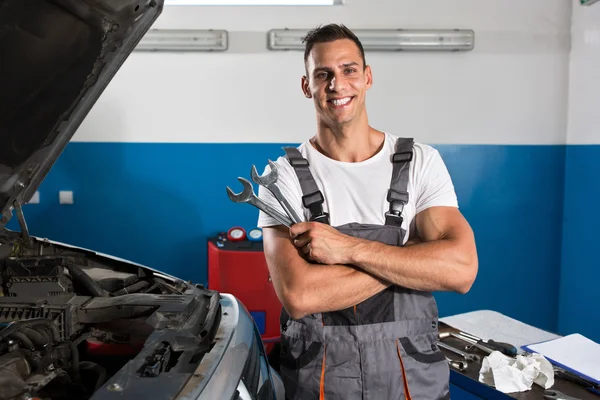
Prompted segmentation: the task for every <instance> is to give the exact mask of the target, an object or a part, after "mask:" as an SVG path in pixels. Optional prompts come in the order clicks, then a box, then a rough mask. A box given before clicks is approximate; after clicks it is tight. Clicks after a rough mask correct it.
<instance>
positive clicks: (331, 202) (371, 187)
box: [258, 132, 458, 242]
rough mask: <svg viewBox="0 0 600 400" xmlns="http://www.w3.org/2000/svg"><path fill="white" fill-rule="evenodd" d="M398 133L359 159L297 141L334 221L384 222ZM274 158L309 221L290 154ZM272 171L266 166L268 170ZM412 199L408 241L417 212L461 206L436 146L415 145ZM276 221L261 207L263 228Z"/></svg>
mask: <svg viewBox="0 0 600 400" xmlns="http://www.w3.org/2000/svg"><path fill="white" fill-rule="evenodd" d="M396 139H397V137H396V136H394V135H392V134H390V133H387V132H386V133H385V143H384V146H383V147H382V149H381V150H380V151H379V152H378V153H377V154H375V155H374V156H373V157H371V158H369V159H368V160H365V161H362V162H356V163H349V162H340V161H336V160H333V159H330V158H328V157H326V156H325V155H323V154H322V153H320V152H319V151H317V150H316V149H315V148H314V147H313V146H312V144H310V142H309V141H306V142H304V143H302V144H301V145H300V146H298V150H299V151H300V153H301V154H302V156H303V157H304V158H306V159H307V160H308V162H309V163H310V170H311V173H312V175H313V177H314V178H315V181H316V182H317V186H318V187H319V189H320V190H321V192H322V193H323V196H324V198H325V202H324V204H323V209H324V211H326V212H329V214H330V215H329V217H330V224H331V225H332V226H340V225H343V224H346V223H350V222H358V223H363V224H380V225H381V224H384V223H385V213H386V212H387V211H388V210H389V203H388V202H387V200H386V196H387V192H388V189H389V188H390V182H391V177H392V163H391V156H392V154H394V146H395V144H396ZM275 163H276V164H277V167H278V172H279V178H278V182H277V183H278V186H279V188H280V190H281V191H282V192H283V195H284V196H285V197H286V198H287V199H288V201H289V202H290V204H291V205H292V207H294V208H295V210H296V212H297V213H298V215H300V216H302V215H303V216H304V218H305V220H308V218H309V215H310V213H309V210H308V209H306V208H305V207H304V206H303V205H302V189H301V187H300V182H299V181H298V177H297V176H296V173H295V171H294V169H293V168H292V166H291V165H290V164H289V162H288V161H287V159H286V158H285V155H282V156H280V157H279V158H278V159H277V160H276V161H275ZM269 171H270V167H269V166H268V165H267V166H266V167H265V171H264V172H263V173H267V172H269ZM408 193H409V203H408V204H407V205H406V206H405V207H404V211H403V217H404V223H403V227H404V228H405V229H406V230H407V232H408V233H409V234H408V235H406V236H405V239H404V240H405V242H406V241H407V240H408V239H409V237H412V236H411V233H414V217H415V215H416V214H418V213H419V212H421V211H423V210H425V209H426V208H429V207H433V206H450V207H458V201H457V197H456V193H455V191H454V185H453V184H452V180H451V178H450V174H449V173H448V170H447V168H446V165H445V164H444V162H443V160H442V158H441V156H440V154H439V152H438V151H437V150H436V149H434V148H433V147H431V146H428V145H425V144H421V143H416V142H415V144H414V155H413V160H412V161H411V163H410V170H409V180H408ZM258 196H259V197H260V198H261V199H262V200H264V201H265V202H267V203H269V204H270V205H272V206H273V207H275V208H276V209H278V210H279V211H281V212H282V213H283V214H285V212H284V211H283V208H282V207H281V206H280V205H279V203H278V202H277V200H276V199H275V198H274V196H273V195H272V194H271V192H269V191H268V190H267V189H265V188H264V187H262V186H260V187H259V190H258ZM278 224H279V222H277V220H275V219H273V218H271V217H270V216H268V215H267V214H265V213H263V212H262V211H261V212H260V213H259V218H258V226H259V227H261V228H264V227H267V226H272V225H278Z"/></svg>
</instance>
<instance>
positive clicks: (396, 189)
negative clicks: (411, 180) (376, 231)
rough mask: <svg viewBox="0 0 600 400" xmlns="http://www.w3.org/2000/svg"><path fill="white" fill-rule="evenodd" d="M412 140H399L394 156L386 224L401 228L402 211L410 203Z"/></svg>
mask: <svg viewBox="0 0 600 400" xmlns="http://www.w3.org/2000/svg"><path fill="white" fill-rule="evenodd" d="M413 144H414V140H413V139H412V138H398V140H397V141H396V147H395V153H394V155H393V156H392V164H393V170H392V181H391V184H390V189H389V190H388V195H387V201H388V202H389V203H390V210H389V211H388V212H386V213H385V224H386V225H395V226H401V225H402V222H403V220H404V218H403V217H402V211H403V210H404V206H405V205H406V204H407V203H408V172H409V170H410V162H411V161H412V159H413Z"/></svg>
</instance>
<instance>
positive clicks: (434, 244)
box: [350, 207, 478, 294]
mask: <svg viewBox="0 0 600 400" xmlns="http://www.w3.org/2000/svg"><path fill="white" fill-rule="evenodd" d="M416 225H417V232H419V237H420V238H421V239H422V241H423V242H421V243H419V244H416V245H414V246H407V247H395V246H387V245H385V244H382V243H379V242H371V241H366V240H360V241H359V243H358V244H357V246H356V248H355V249H354V251H353V252H352V253H351V256H350V261H351V262H352V263H353V264H354V265H356V266H357V267H359V268H362V269H364V270H365V271H367V272H371V273H373V274H376V275H377V276H379V277H381V278H383V279H386V280H389V281H391V282H393V283H395V284H397V285H400V286H404V287H407V288H412V289H417V290H427V291H454V292H458V293H462V294H464V293H467V292H468V291H469V290H470V288H471V286H472V284H473V282H474V281H475V277H476V276H477V270H478V259H477V250H476V246H475V238H474V235H473V231H472V229H471V227H470V226H469V224H468V223H467V221H466V220H465V218H464V217H463V215H462V214H461V213H460V211H459V210H458V209H457V208H454V207H431V208H428V209H426V210H424V211H422V212H421V213H419V214H417V216H416Z"/></svg>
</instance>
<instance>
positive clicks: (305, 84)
mask: <svg viewBox="0 0 600 400" xmlns="http://www.w3.org/2000/svg"><path fill="white" fill-rule="evenodd" d="M302 92H303V93H304V96H305V97H306V98H307V99H311V98H312V94H311V93H310V86H309V82H308V78H307V77H306V75H304V76H303V77H302Z"/></svg>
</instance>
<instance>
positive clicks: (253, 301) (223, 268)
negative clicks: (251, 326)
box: [208, 236, 281, 353]
mask: <svg viewBox="0 0 600 400" xmlns="http://www.w3.org/2000/svg"><path fill="white" fill-rule="evenodd" d="M208 289H210V290H216V291H219V292H222V293H230V294H232V295H234V296H235V297H237V298H238V299H239V300H240V301H241V302H242V304H244V306H245V307H246V308H247V309H248V311H249V312H250V314H251V315H252V317H253V318H254V321H255V322H256V325H257V326H258V329H259V331H260V333H261V337H262V339H263V343H264V345H265V348H266V351H267V353H269V352H270V351H271V349H272V348H273V345H274V344H275V343H276V342H278V341H279V340H280V330H279V316H280V314H281V302H280V301H279V298H277V295H276V294H275V289H274V288H273V283H272V282H271V279H270V276H269V270H268V268H267V263H266V260H265V255H264V251H263V245H262V241H258V242H252V241H248V240H243V241H238V242H233V241H228V240H224V239H223V237H222V236H219V237H215V238H211V239H209V240H208Z"/></svg>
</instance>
